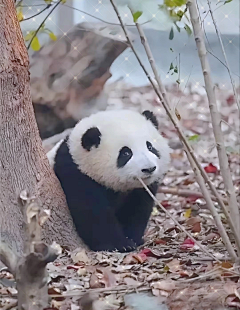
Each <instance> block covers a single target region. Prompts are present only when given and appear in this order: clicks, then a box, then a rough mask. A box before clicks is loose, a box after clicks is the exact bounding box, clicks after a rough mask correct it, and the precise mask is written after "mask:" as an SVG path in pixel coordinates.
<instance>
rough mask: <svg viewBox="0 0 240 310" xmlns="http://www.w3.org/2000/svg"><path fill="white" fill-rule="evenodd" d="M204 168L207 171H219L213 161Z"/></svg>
mask: <svg viewBox="0 0 240 310" xmlns="http://www.w3.org/2000/svg"><path fill="white" fill-rule="evenodd" d="M204 170H205V171H206V172H207V173H217V172H218V169H217V167H215V166H214V165H213V164H212V163H210V164H209V165H208V166H206V167H204Z"/></svg>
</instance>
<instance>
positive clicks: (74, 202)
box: [54, 139, 158, 252]
mask: <svg viewBox="0 0 240 310" xmlns="http://www.w3.org/2000/svg"><path fill="white" fill-rule="evenodd" d="M54 170H55V173H56V175H57V177H58V179H59V180H60V183H61V186H62V188H63V190H64V192H65V195H66V199H67V203H68V207H69V209H70V212H71V215H72V218H73V221H74V224H75V227H76V229H77V232H78V234H79V236H80V237H81V238H82V239H83V241H84V242H85V243H86V244H87V245H88V246H89V248H90V249H91V250H93V251H103V250H106V251H114V250H118V251H120V252H125V251H131V250H133V249H134V248H135V247H136V246H139V245H141V244H142V243H143V239H142V238H143V234H144V231H145V228H146V226H147V223H148V220H149V217H150V214H151V211H152V207H153V200H152V198H151V197H150V196H149V194H148V193H147V192H146V191H145V190H144V189H134V190H132V191H129V192H128V193H121V192H114V191H113V190H111V189H108V188H106V187H104V186H102V185H100V184H99V183H97V182H95V181H94V180H92V179H91V178H89V177H88V176H87V175H85V174H83V173H82V172H81V171H80V170H79V169H78V168H77V166H76V164H75V163H74V162H73V159H72V157H71V155H70V154H69V148H68V145H67V139H65V141H64V142H63V143H62V144H61V146H60V148H59V149H58V151H57V154H56V158H55V165H54ZM157 187H158V185H157V184H156V183H154V184H152V185H151V186H149V188H150V190H151V191H152V193H153V194H154V195H155V194H156V191H157Z"/></svg>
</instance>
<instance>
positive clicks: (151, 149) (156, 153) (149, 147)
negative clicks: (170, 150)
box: [146, 141, 160, 158]
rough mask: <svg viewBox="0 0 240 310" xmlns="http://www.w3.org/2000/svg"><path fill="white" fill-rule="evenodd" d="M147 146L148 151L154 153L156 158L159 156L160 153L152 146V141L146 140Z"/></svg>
mask: <svg viewBox="0 0 240 310" xmlns="http://www.w3.org/2000/svg"><path fill="white" fill-rule="evenodd" d="M146 144H147V148H148V150H149V151H150V152H152V153H153V154H154V155H156V156H157V157H158V158H160V154H159V152H158V150H156V149H155V147H153V146H152V143H150V142H149V141H147V143H146Z"/></svg>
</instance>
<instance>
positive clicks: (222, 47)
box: [207, 0, 240, 111]
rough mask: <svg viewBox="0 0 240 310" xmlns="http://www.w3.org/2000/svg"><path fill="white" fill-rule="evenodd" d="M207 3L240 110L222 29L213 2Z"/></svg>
mask: <svg viewBox="0 0 240 310" xmlns="http://www.w3.org/2000/svg"><path fill="white" fill-rule="evenodd" d="M207 3H208V7H209V11H210V14H211V17H212V20H213V24H214V27H215V30H216V34H217V36H218V40H219V43H220V46H221V49H222V53H223V56H224V60H225V63H226V68H227V71H228V74H229V77H230V80H231V84H232V88H233V93H234V97H235V100H236V103H237V106H238V109H239V111H240V103H239V100H238V96H237V91H236V87H235V83H234V81H233V77H232V72H231V69H230V66H229V62H228V58H227V55H226V52H225V48H224V45H223V41H222V37H221V34H220V31H219V29H218V26H217V23H216V20H215V18H214V15H213V11H212V6H211V2H210V1H209V0H207Z"/></svg>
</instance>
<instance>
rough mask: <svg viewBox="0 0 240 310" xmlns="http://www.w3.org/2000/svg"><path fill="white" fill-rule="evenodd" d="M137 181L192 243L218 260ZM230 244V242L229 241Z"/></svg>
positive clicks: (140, 180)
mask: <svg viewBox="0 0 240 310" xmlns="http://www.w3.org/2000/svg"><path fill="white" fill-rule="evenodd" d="M138 180H139V182H140V183H141V184H142V186H143V187H144V188H145V190H146V191H147V192H148V194H149V195H150V196H151V197H152V199H153V200H154V201H155V203H156V204H157V205H158V206H159V207H160V208H161V209H162V211H163V212H165V213H166V214H167V215H168V216H169V217H170V219H171V220H173V222H174V223H175V224H176V225H177V226H178V227H179V228H180V229H181V231H183V232H184V233H185V234H186V235H187V236H188V237H189V238H190V239H191V240H193V241H194V243H195V244H196V245H197V246H198V247H199V248H200V249H201V250H202V251H203V252H204V253H205V254H207V255H208V256H210V257H212V258H213V259H214V260H216V261H218V262H220V261H219V260H218V259H217V258H216V257H214V255H213V254H211V253H209V252H208V250H206V249H205V248H204V246H203V245H202V244H201V243H200V242H198V241H197V240H196V239H195V238H194V237H193V236H192V235H191V234H190V232H188V231H187V230H186V229H185V228H184V227H183V226H182V225H181V224H180V223H179V222H178V221H177V220H176V219H175V218H174V216H172V214H171V213H170V212H168V210H167V209H166V208H164V207H163V206H162V205H161V203H160V202H159V201H158V200H157V198H156V197H155V196H154V195H153V193H152V192H151V191H150V190H149V188H148V187H147V185H146V184H145V183H144V182H143V180H142V179H141V178H138ZM230 245H231V243H230Z"/></svg>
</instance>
